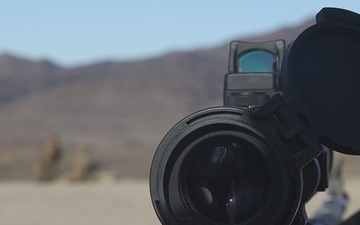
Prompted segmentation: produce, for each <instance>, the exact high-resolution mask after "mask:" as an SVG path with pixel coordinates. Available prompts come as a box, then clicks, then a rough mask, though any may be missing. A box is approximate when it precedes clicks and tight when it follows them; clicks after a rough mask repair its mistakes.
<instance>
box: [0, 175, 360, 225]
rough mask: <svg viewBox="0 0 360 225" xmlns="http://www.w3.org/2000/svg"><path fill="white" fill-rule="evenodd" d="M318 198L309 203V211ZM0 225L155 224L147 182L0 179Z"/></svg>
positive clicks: (355, 201) (350, 186)
mask: <svg viewBox="0 0 360 225" xmlns="http://www.w3.org/2000/svg"><path fill="white" fill-rule="evenodd" d="M345 182H346V189H347V190H348V192H349V194H350V197H351V202H350V204H349V208H348V210H347V212H346V214H345V216H348V215H350V214H351V213H353V212H354V211H356V210H357V209H359V208H360V204H359V203H360V192H359V190H360V178H359V179H354V178H352V179H348V180H345ZM321 201H322V196H321V195H318V196H315V197H314V199H313V201H312V202H311V203H309V205H308V210H309V211H310V212H309V214H310V215H311V214H312V213H313V211H314V210H315V209H316V207H317V206H319V205H320V203H321ZM0 224H4V225H49V224H51V225H64V224H66V225H99V224H101V225H115V224H127V225H145V224H146V225H155V224H156V225H159V224H160V222H159V221H158V219H157V217H156V215H155V213H154V211H153V208H152V205H151V201H150V194H149V191H148V181H147V180H122V181H117V182H108V183H82V184H68V183H53V184H38V183H31V182H4V183H0Z"/></svg>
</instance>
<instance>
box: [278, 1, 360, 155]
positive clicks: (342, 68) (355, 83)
mask: <svg viewBox="0 0 360 225" xmlns="http://www.w3.org/2000/svg"><path fill="white" fill-rule="evenodd" d="M280 77H281V78H280V79H281V82H280V83H281V85H282V89H283V90H284V95H285V98H286V100H287V101H288V105H289V108H290V109H291V110H293V112H294V113H299V114H302V115H303V116H304V117H305V118H306V119H307V120H308V122H309V128H308V129H309V130H308V131H309V133H310V135H311V137H312V139H313V140H314V141H317V142H319V143H320V144H323V145H325V146H327V147H329V148H331V149H334V150H336V151H338V152H342V153H346V154H354V155H360V132H359V131H360V15H359V14H356V13H353V12H350V11H347V10H342V9H334V8H324V9H322V10H321V11H320V12H319V13H318V15H317V24H315V25H314V26H312V27H309V28H308V29H306V30H305V31H304V32H302V33H301V34H300V35H299V37H298V38H297V39H296V40H295V41H294V42H293V43H292V44H291V45H290V46H289V48H288V50H287V52H286V54H285V57H284V63H283V68H282V69H281V76H280Z"/></svg>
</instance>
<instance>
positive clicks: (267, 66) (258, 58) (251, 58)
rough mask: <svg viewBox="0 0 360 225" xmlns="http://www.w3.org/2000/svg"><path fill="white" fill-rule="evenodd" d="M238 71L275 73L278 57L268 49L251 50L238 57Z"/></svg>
mask: <svg viewBox="0 0 360 225" xmlns="http://www.w3.org/2000/svg"><path fill="white" fill-rule="evenodd" d="M238 72H242V73H256V72H259V73H261V72H263V73H274V72H276V57H275V56H274V55H273V54H271V53H269V52H266V51H260V50H255V51H250V52H247V53H245V54H243V55H240V56H239V57H238Z"/></svg>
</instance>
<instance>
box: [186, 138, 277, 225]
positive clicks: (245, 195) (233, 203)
mask: <svg viewBox="0 0 360 225" xmlns="http://www.w3.org/2000/svg"><path fill="white" fill-rule="evenodd" d="M185 162H186V163H185V164H184V166H185V178H184V179H185V188H186V192H187V195H188V197H189V200H190V202H191V203H192V204H193V205H194V206H195V208H196V209H197V210H198V211H199V212H200V213H201V214H203V216H205V217H207V218H209V219H211V220H214V221H216V222H220V223H239V222H241V221H244V220H247V219H250V218H252V217H254V216H255V215H256V214H257V213H258V212H259V211H260V210H261V209H262V207H263V206H264V204H265V201H266V197H267V195H268V192H269V186H270V183H269V172H268V169H267V166H266V161H265V159H264V158H263V156H262V154H261V152H260V150H259V149H257V148H256V147H255V146H254V145H253V144H251V143H250V142H248V141H246V140H244V139H242V138H239V137H236V136H229V135H222V136H215V137H212V138H208V139H205V140H204V141H202V142H200V143H199V144H197V145H195V146H194V148H193V149H191V151H190V153H189V155H188V156H187V158H186V161H185Z"/></svg>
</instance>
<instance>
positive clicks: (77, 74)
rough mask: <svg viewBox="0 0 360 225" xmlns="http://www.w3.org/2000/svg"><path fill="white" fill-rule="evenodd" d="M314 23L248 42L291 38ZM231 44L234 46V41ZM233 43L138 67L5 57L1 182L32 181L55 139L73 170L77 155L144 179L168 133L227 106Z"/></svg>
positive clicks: (0, 64) (0, 83)
mask: <svg viewBox="0 0 360 225" xmlns="http://www.w3.org/2000/svg"><path fill="white" fill-rule="evenodd" d="M312 24H314V20H313V19H311V20H307V21H305V22H304V23H302V24H300V25H298V26H293V27H286V28H280V29H277V30H275V31H273V32H268V33H264V34H262V35H254V36H248V37H239V38H235V39H238V40H244V41H270V40H275V39H284V40H286V41H287V43H290V42H291V41H292V40H294V39H295V38H296V37H297V36H298V35H299V34H300V33H301V32H302V31H303V30H305V29H306V28H307V27H309V26H310V25H312ZM229 41H230V40H229ZM228 43H229V42H224V43H223V44H220V45H218V46H214V47H211V48H206V49H194V50H192V51H188V52H170V53H168V54H165V55H162V56H159V57H154V58H149V59H143V60H135V61H120V62H118V61H103V62H98V63H94V64H88V65H81V66H76V67H71V68H64V67H61V66H59V65H57V64H56V63H55V62H51V61H47V60H42V61H33V60H31V59H26V58H22V57H19V56H14V55H11V54H3V55H1V56H0V127H1V129H0V180H1V179H31V178H32V176H33V174H34V168H35V164H36V162H37V160H38V158H39V153H40V151H41V149H42V148H43V146H44V143H45V141H46V139H47V138H48V137H49V136H51V135H54V134H56V135H57V136H58V137H59V139H60V143H61V144H62V147H63V149H64V155H65V159H66V161H67V164H69V165H71V163H72V161H73V158H74V154H75V152H76V151H77V150H76V149H78V148H80V147H81V146H88V147H89V148H90V149H91V154H92V155H91V157H92V158H93V159H94V160H96V161H98V162H100V164H101V165H103V168H104V169H105V170H109V171H112V172H113V173H114V174H115V175H116V176H117V177H120V178H121V177H147V176H148V173H149V167H150V163H151V159H152V155H153V154H154V152H155V150H156V146H157V144H158V143H159V142H160V140H161V138H162V137H163V136H164V134H165V133H166V132H167V130H169V129H170V128H171V126H173V125H174V124H175V123H176V122H177V121H179V120H180V119H181V118H183V117H184V116H186V115H188V114H190V113H191V112H193V111H195V110H199V109H202V108H205V107H210V106H216V105H221V104H222V89H223V79H224V75H225V74H226V73H227V57H228Z"/></svg>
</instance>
